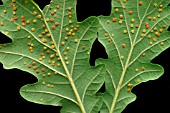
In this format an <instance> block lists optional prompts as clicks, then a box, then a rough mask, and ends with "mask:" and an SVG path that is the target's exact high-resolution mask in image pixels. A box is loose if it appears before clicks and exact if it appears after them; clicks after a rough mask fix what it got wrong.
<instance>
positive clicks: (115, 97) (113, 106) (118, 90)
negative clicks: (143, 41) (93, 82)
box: [109, 0, 152, 113]
mask: <svg viewBox="0 0 170 113" xmlns="http://www.w3.org/2000/svg"><path fill="white" fill-rule="evenodd" d="M151 3H152V0H151V1H150V3H149V5H148V7H147V9H146V11H145V14H144V16H143V18H142V20H141V21H140V24H139V29H138V30H137V33H136V35H135V38H134V41H133V43H132V45H131V49H130V52H129V55H128V58H127V61H126V64H125V68H124V69H123V72H122V74H121V77H120V80H119V83H118V86H117V89H116V92H115V95H114V99H113V102H112V105H111V109H110V111H109V113H113V112H114V109H115V105H116V102H117V98H118V95H119V92H120V89H121V85H122V82H123V79H124V76H125V73H126V70H127V68H128V64H129V61H130V58H131V55H132V52H133V49H134V46H135V43H136V40H137V37H138V34H139V31H140V29H141V25H142V23H143V20H144V18H145V16H146V13H147V12H148V9H149V7H150V5H151ZM121 5H122V1H121ZM137 7H138V6H137ZM124 15H126V14H125V12H124Z"/></svg>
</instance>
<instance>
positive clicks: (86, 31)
mask: <svg viewBox="0 0 170 113" xmlns="http://www.w3.org/2000/svg"><path fill="white" fill-rule="evenodd" d="M2 1H3V3H4V5H2V6H0V31H1V32H2V33H3V34H5V35H6V36H8V37H9V38H11V39H12V43H7V44H1V45H0V62H2V63H3V66H4V68H5V69H12V68H17V69H20V70H23V71H26V72H29V73H31V74H32V75H34V76H35V77H36V78H37V79H38V81H37V82H36V83H34V84H28V85H25V86H23V87H22V88H21V89H20V94H21V96H22V97H23V98H25V99H26V100H28V101H31V102H34V103H37V104H44V105H53V106H62V109H61V113H98V112H99V111H100V113H121V112H122V111H123V110H124V109H125V107H126V106H127V105H128V104H129V103H131V102H133V101H135V99H136V95H135V94H133V93H132V92H131V90H132V89H133V87H135V86H136V85H138V84H140V83H142V82H147V81H149V80H155V79H157V78H159V77H160V76H161V75H162V74H163V73H164V70H163V68H162V67H161V66H159V65H157V64H152V63H151V60H152V59H154V58H155V57H156V56H158V55H159V54H160V53H161V52H163V51H164V50H165V49H167V48H169V47H170V32H168V30H167V29H168V27H169V25H170V7H169V6H168V4H169V3H170V0H161V1H160V0H141V1H139V0H112V12H111V14H110V16H99V17H90V18H87V19H86V20H84V21H83V22H78V21H77V18H76V0H52V1H51V3H50V4H49V5H47V6H46V7H45V8H44V9H43V10H41V9H40V8H39V6H38V5H37V4H36V3H35V2H34V1H33V0H2ZM97 32H98V39H99V41H100V42H101V43H102V44H103V45H104V47H105V48H106V52H107V54H108V56H109V58H108V59H107V60H106V59H98V60H97V61H96V66H94V67H91V66H90V65H89V57H90V51H91V48H92V44H93V42H94V41H95V39H96V37H97ZM103 64H104V65H103ZM104 82H105V87H106V91H105V92H104V93H103V94H97V91H98V90H99V89H100V88H101V86H102V85H103V83H104Z"/></svg>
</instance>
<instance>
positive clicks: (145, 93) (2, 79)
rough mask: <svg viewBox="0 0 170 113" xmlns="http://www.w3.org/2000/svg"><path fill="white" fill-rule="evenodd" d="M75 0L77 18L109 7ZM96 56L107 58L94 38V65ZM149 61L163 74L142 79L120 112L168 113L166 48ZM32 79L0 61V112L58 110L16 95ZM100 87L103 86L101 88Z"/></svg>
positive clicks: (100, 0)
mask: <svg viewBox="0 0 170 113" xmlns="http://www.w3.org/2000/svg"><path fill="white" fill-rule="evenodd" d="M34 1H35V2H37V3H38V2H39V3H38V4H39V5H40V7H41V9H43V7H44V6H45V5H46V4H49V0H34ZM77 2H78V4H77V16H78V17H77V18H78V21H79V22H81V21H83V20H84V19H86V18H87V17H89V16H99V15H105V16H108V15H109V14H110V11H111V0H77ZM1 4H2V3H1ZM2 39H3V40H2ZM3 42H10V40H9V39H7V37H6V36H4V35H2V34H0V43H3ZM97 58H105V59H107V54H106V52H105V49H104V48H103V46H102V45H101V44H100V43H99V42H98V41H97V40H96V41H95V43H94V45H93V48H92V54H91V58H90V64H91V65H94V62H95V59H97ZM152 62H153V63H156V64H159V65H161V66H163V67H164V69H165V72H164V75H162V76H161V77H160V78H159V79H157V80H154V81H149V82H146V83H142V84H140V85H138V86H136V87H135V88H133V90H132V92H133V93H135V94H136V95H137V100H136V101H135V102H133V103H131V104H129V105H128V106H127V107H126V108H125V110H124V111H123V113H158V112H160V113H170V109H169V108H170V103H169V102H170V70H169V69H170V68H169V67H170V48H169V49H167V50H165V51H164V52H162V53H161V54H160V55H159V56H158V57H156V58H155V59H154V60H152ZM36 81H37V79H36V78H34V77H33V76H32V75H30V74H29V73H27V72H23V71H21V70H16V69H11V70H5V69H3V65H2V64H1V63H0V103H1V105H0V111H1V113H7V112H11V110H12V112H16V113H59V111H60V109H61V107H54V106H43V105H39V104H34V103H31V102H28V101H26V100H24V99H23V98H22V97H21V96H20V94H19V89H20V87H22V86H23V85H25V84H30V83H34V82H36ZM103 90H104V87H103V88H102V89H101V91H103Z"/></svg>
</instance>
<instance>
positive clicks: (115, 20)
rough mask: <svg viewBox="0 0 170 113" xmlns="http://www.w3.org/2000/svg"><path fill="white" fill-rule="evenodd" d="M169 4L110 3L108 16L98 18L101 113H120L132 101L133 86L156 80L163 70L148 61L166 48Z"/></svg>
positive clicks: (152, 0)
mask: <svg viewBox="0 0 170 113" xmlns="http://www.w3.org/2000/svg"><path fill="white" fill-rule="evenodd" d="M169 3H170V0H141V1H139V0H112V12H111V14H110V16H107V17H106V16H100V17H98V19H99V23H100V27H99V30H98V32H99V41H100V42H101V43H102V44H103V45H104V46H105V48H106V51H107V53H108V57H109V59H108V60H102V59H99V60H98V61H97V62H96V64H105V66H106V76H105V84H106V85H105V87H106V92H105V93H104V94H103V102H104V104H103V105H102V108H101V113H121V112H122V111H123V109H124V108H125V107H126V106H127V105H128V104H129V103H131V102H133V101H134V100H135V99H136V96H135V95H134V94H133V93H132V92H131V90H132V89H133V87H134V86H136V85H138V84H140V83H142V82H146V81H149V80H155V79H157V78H159V77H160V76H161V75H162V74H163V72H164V70H163V68H162V67H161V66H159V65H157V64H152V63H151V62H150V61H151V60H152V59H153V58H155V57H156V56H157V55H159V54H160V53H161V52H162V51H164V50H165V49H167V48H168V47H170V32H168V30H167V29H168V27H169V25H170V7H169V6H168V4H169Z"/></svg>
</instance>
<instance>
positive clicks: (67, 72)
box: [33, 0, 86, 113]
mask: <svg viewBox="0 0 170 113" xmlns="http://www.w3.org/2000/svg"><path fill="white" fill-rule="evenodd" d="M63 2H64V5H65V0H64V1H63ZM33 3H34V2H33ZM34 4H35V3H34ZM35 6H36V7H37V8H38V9H39V11H40V12H41V14H42V17H43V19H44V22H45V24H46V26H47V29H48V30H49V33H50V34H51V39H52V41H53V42H54V46H55V48H56V50H57V52H58V54H59V56H60V58H61V63H62V65H63V67H64V70H65V72H66V74H67V78H68V80H69V82H70V85H71V87H72V89H73V92H74V94H75V96H76V99H77V103H78V105H79V107H80V109H81V111H82V113H86V111H85V108H84V105H83V103H82V101H81V99H80V96H79V93H78V91H77V88H76V86H75V84H74V81H73V79H72V77H71V75H70V73H69V71H68V68H67V66H66V64H65V62H64V60H63V58H62V57H61V56H62V55H61V53H60V50H59V45H58V46H57V44H56V42H55V40H54V36H53V34H52V32H51V30H50V27H49V26H48V24H47V22H46V21H45V16H44V14H43V12H42V11H41V9H40V8H39V7H38V6H37V5H36V4H35ZM64 10H65V6H63V12H64ZM62 16H63V18H64V15H62ZM62 24H63V23H62ZM62 27H63V26H62V25H61V30H62ZM61 33H62V31H60V37H59V39H61Z"/></svg>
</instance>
